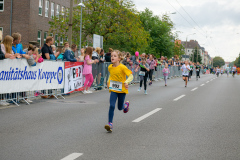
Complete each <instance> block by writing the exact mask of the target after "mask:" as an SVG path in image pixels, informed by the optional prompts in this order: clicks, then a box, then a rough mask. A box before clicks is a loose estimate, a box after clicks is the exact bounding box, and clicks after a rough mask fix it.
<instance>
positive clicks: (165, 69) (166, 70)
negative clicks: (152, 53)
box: [162, 68, 170, 76]
mask: <svg viewBox="0 0 240 160" xmlns="http://www.w3.org/2000/svg"><path fill="white" fill-rule="evenodd" d="M162 72H163V75H164V76H168V74H169V73H170V71H169V68H163V70H162Z"/></svg>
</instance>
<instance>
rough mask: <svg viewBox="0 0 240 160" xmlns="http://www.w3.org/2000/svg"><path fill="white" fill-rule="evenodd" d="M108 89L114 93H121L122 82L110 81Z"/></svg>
mask: <svg viewBox="0 0 240 160" xmlns="http://www.w3.org/2000/svg"><path fill="white" fill-rule="evenodd" d="M109 89H110V90H114V91H122V82H117V81H110V86H109Z"/></svg>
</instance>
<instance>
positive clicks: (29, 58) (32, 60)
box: [24, 44, 42, 66]
mask: <svg viewBox="0 0 240 160" xmlns="http://www.w3.org/2000/svg"><path fill="white" fill-rule="evenodd" d="M33 53H35V54H36V58H34V57H33ZM41 55H42V54H38V48H36V47H35V46H33V45H32V44H29V47H28V54H26V55H24V58H26V59H27V62H28V64H29V66H36V65H37V63H38V59H39V58H40V57H41Z"/></svg>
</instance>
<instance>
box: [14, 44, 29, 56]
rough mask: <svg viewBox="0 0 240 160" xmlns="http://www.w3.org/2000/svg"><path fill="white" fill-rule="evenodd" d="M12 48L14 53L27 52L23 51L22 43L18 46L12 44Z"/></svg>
mask: <svg viewBox="0 0 240 160" xmlns="http://www.w3.org/2000/svg"><path fill="white" fill-rule="evenodd" d="M12 50H13V52H14V53H19V54H26V52H23V50H22V45H21V44H20V43H19V44H17V45H16V47H15V46H14V45H12Z"/></svg>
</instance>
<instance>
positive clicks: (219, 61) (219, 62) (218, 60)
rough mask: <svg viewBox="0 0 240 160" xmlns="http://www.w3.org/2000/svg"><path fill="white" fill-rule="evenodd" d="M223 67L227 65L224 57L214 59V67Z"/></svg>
mask: <svg viewBox="0 0 240 160" xmlns="http://www.w3.org/2000/svg"><path fill="white" fill-rule="evenodd" d="M223 65H225V61H224V59H223V58H222V57H218V56H217V57H214V58H213V67H217V66H219V67H222V66H223Z"/></svg>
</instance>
